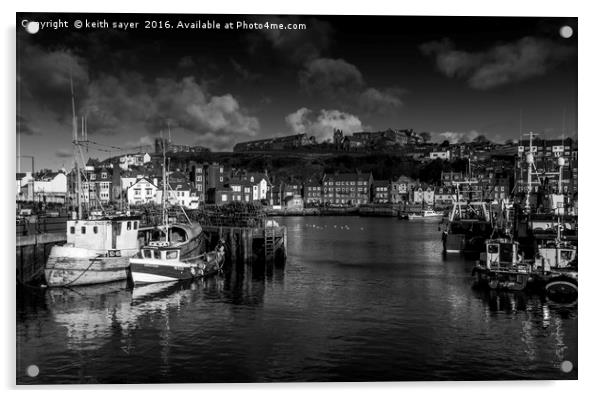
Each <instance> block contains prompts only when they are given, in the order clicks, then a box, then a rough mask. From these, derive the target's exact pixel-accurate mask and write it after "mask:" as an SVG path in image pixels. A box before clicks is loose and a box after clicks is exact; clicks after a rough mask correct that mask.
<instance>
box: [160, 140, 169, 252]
mask: <svg viewBox="0 0 602 398" xmlns="http://www.w3.org/2000/svg"><path fill="white" fill-rule="evenodd" d="M161 148H162V149H163V195H161V196H162V197H163V201H162V202H163V226H164V228H165V242H168V241H169V226H168V224H167V211H166V208H167V205H166V198H165V195H167V173H166V172H165V164H166V160H165V141H164V140H163V132H161Z"/></svg>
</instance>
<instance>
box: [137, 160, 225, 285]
mask: <svg viewBox="0 0 602 398" xmlns="http://www.w3.org/2000/svg"><path fill="white" fill-rule="evenodd" d="M165 164H166V161H165V149H163V195H162V201H163V212H162V213H163V214H162V218H163V225H161V226H160V227H158V228H157V231H158V232H159V233H160V234H162V235H163V237H160V239H156V240H150V242H149V243H148V245H145V246H143V247H142V249H141V250H140V252H139V253H138V255H137V256H136V257H134V258H132V259H131V260H130V271H131V276H132V281H133V282H134V284H144V283H156V282H168V281H177V280H188V279H194V278H198V277H205V276H209V275H212V274H215V273H217V272H219V271H220V270H221V269H222V266H223V264H224V261H225V252H224V248H225V247H224V244H223V241H220V242H219V243H218V245H217V247H216V248H215V250H214V251H212V252H210V253H201V247H202V245H201V239H202V235H201V234H202V231H203V229H202V228H201V225H200V224H199V223H198V222H192V221H190V219H189V218H188V216H187V215H186V211H184V209H183V208H182V211H183V213H184V215H185V216H186V219H187V220H188V223H187V224H179V223H170V222H169V219H168V217H167V211H166V210H167V208H166V206H167V202H166V198H167V187H168V186H169V183H168V181H167V179H168V176H167V174H166V170H165Z"/></svg>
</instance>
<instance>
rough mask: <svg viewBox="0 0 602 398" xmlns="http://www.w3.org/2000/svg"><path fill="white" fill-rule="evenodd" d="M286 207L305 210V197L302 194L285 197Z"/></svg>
mask: <svg viewBox="0 0 602 398" xmlns="http://www.w3.org/2000/svg"><path fill="white" fill-rule="evenodd" d="M284 207H285V208H286V209H287V210H303V197H302V196H301V195H291V196H287V197H286V198H285V199H284Z"/></svg>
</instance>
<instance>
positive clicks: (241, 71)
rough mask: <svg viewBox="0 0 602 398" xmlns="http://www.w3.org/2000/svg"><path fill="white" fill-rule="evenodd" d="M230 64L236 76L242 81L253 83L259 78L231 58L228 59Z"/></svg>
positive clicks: (257, 74)
mask: <svg viewBox="0 0 602 398" xmlns="http://www.w3.org/2000/svg"><path fill="white" fill-rule="evenodd" d="M230 63H231V64H232V68H233V69H234V72H236V74H237V75H238V76H240V78H241V79H242V80H244V81H247V82H254V81H256V80H258V79H259V78H260V77H261V74H259V73H253V72H251V71H250V70H249V69H247V68H245V67H244V66H242V65H241V64H239V63H238V62H236V61H235V60H234V59H233V58H230Z"/></svg>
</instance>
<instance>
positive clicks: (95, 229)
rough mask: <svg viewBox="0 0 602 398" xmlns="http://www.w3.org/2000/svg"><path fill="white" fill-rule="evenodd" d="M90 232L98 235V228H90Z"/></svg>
mask: <svg viewBox="0 0 602 398" xmlns="http://www.w3.org/2000/svg"><path fill="white" fill-rule="evenodd" d="M92 231H94V233H95V234H97V233H98V227H97V226H94V228H92Z"/></svg>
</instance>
